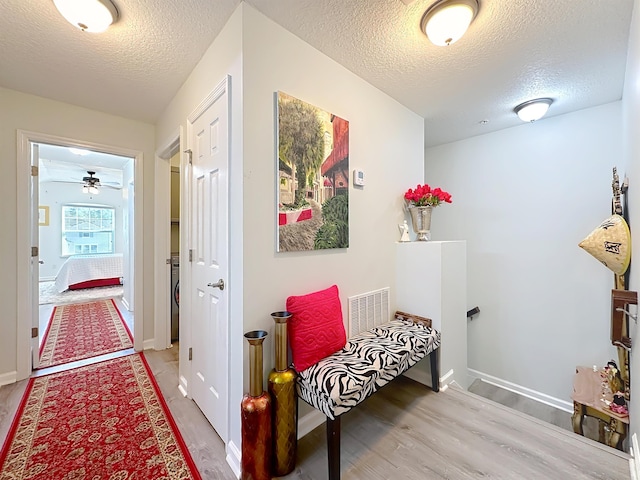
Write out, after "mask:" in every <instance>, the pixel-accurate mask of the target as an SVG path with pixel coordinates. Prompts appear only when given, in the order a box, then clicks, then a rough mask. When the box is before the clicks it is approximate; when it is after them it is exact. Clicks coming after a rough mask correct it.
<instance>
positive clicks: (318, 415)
mask: <svg viewBox="0 0 640 480" xmlns="http://www.w3.org/2000/svg"><path fill="white" fill-rule="evenodd" d="M326 418H327V417H325V416H324V414H323V413H322V412H321V411H320V410H315V409H314V410H312V411H311V412H309V413H307V414H306V415H305V416H304V417H302V418H300V420H298V440H300V439H301V438H302V437H304V436H305V435H306V434H307V433H310V432H311V431H312V430H313V429H314V428H316V427H319V426H320V425H322V423H323V422H324V421H325V420H326Z"/></svg>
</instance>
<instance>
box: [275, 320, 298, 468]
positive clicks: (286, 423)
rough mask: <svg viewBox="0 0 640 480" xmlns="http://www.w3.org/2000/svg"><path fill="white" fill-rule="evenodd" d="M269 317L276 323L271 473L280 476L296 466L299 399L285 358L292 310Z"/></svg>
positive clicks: (294, 373)
mask: <svg viewBox="0 0 640 480" xmlns="http://www.w3.org/2000/svg"><path fill="white" fill-rule="evenodd" d="M271 316H272V317H273V320H274V321H275V323H276V326H275V330H276V332H275V333H276V335H275V336H276V341H275V350H276V366H275V368H274V369H273V370H271V373H270V374H269V393H271V398H272V400H273V420H272V421H273V430H272V432H271V435H272V438H273V473H274V475H275V476H277V477H281V476H284V475H286V474H288V473H290V472H292V471H293V469H294V468H295V466H296V450H297V444H298V438H297V437H298V401H297V396H296V372H295V370H294V369H293V368H290V367H289V364H288V361H287V360H288V355H287V352H288V350H287V321H288V320H289V319H290V318H291V313H289V312H274V313H272V314H271Z"/></svg>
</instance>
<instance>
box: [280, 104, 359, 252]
mask: <svg viewBox="0 0 640 480" xmlns="http://www.w3.org/2000/svg"><path fill="white" fill-rule="evenodd" d="M277 102H278V103H277V113H278V115H277V117H278V136H277V137H278V146H277V157H278V158H277V163H278V179H277V181H278V187H277V190H278V195H277V201H278V241H277V244H278V251H279V252H293V251H303V250H322V249H327V248H347V247H348V246H349V122H348V121H347V120H344V119H342V118H340V117H338V116H336V115H334V114H332V113H329V112H327V111H324V110H321V109H319V108H317V107H314V106H313V105H310V104H308V103H306V102H303V101H302V100H299V99H297V98H294V97H292V96H290V95H287V94H285V93H282V92H278V94H277Z"/></svg>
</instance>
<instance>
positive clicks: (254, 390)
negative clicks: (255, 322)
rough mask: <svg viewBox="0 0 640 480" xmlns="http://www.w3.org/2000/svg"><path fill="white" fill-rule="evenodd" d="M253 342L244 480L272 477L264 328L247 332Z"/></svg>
mask: <svg viewBox="0 0 640 480" xmlns="http://www.w3.org/2000/svg"><path fill="white" fill-rule="evenodd" d="M244 336H245V338H246V339H247V341H248V342H249V393H248V394H245V396H244V397H243V398H242V404H241V410H242V413H241V421H242V462H241V471H242V475H241V478H242V480H271V448H272V444H271V418H272V412H271V410H272V407H271V396H270V395H269V393H268V392H265V391H263V390H262V379H263V373H262V342H263V341H264V339H265V337H266V336H267V332H265V331H264V330H253V331H251V332H247V333H245V334H244Z"/></svg>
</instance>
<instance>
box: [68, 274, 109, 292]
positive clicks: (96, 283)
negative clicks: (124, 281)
mask: <svg viewBox="0 0 640 480" xmlns="http://www.w3.org/2000/svg"><path fill="white" fill-rule="evenodd" d="M109 285H121V283H120V277H115V278H99V279H97V280H89V281H86V282H80V283H74V284H73V285H69V290H80V289H81V288H93V287H107V286H109Z"/></svg>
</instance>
